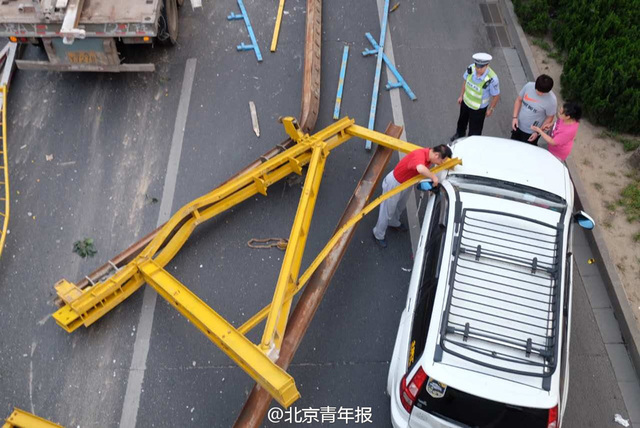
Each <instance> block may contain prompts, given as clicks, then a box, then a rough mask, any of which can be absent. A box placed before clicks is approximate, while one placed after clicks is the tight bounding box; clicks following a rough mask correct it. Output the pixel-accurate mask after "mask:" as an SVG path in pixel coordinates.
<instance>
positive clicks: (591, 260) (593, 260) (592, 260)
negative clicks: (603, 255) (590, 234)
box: [587, 259, 596, 265]
mask: <svg viewBox="0 0 640 428" xmlns="http://www.w3.org/2000/svg"><path fill="white" fill-rule="evenodd" d="M595 262H596V259H589V260H587V263H589V264H590V265H592V264H594V263H595Z"/></svg>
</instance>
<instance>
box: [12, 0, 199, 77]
mask: <svg viewBox="0 0 640 428" xmlns="http://www.w3.org/2000/svg"><path fill="white" fill-rule="evenodd" d="M183 2H184V0H0V36H5V37H8V38H9V39H10V40H11V41H12V42H18V43H32V44H39V45H41V46H42V47H43V48H44V50H45V52H46V53H47V57H48V61H33V60H16V65H17V67H18V68H19V69H22V70H51V71H99V72H123V71H138V72H140V71H154V70H155V66H154V64H150V63H147V64H126V63H123V62H122V59H121V55H120V53H119V51H118V47H119V46H120V44H132V45H133V44H140V45H144V44H146V45H148V44H153V43H154V42H156V41H158V42H162V43H166V44H175V43H176V41H177V39H178V7H179V6H181V5H182V3H183ZM191 4H192V6H193V7H194V8H196V7H200V6H201V1H200V0H192V2H191Z"/></svg>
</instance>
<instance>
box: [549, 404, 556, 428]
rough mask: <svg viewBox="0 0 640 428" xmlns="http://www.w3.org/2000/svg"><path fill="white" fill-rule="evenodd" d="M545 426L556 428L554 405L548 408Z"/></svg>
mask: <svg viewBox="0 0 640 428" xmlns="http://www.w3.org/2000/svg"><path fill="white" fill-rule="evenodd" d="M547 428H558V406H556V407H554V408H553V409H549V418H548V419H547Z"/></svg>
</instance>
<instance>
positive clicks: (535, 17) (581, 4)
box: [514, 0, 640, 133]
mask: <svg viewBox="0 0 640 428" xmlns="http://www.w3.org/2000/svg"><path fill="white" fill-rule="evenodd" d="M514 7H515V10H516V13H518V16H519V19H520V21H521V22H527V23H529V22H537V21H539V20H542V17H544V18H545V20H546V21H547V22H548V21H549V15H551V16H552V18H551V20H550V21H551V25H550V28H551V30H552V35H553V40H554V43H555V45H556V47H557V48H558V49H559V50H560V51H561V52H562V53H563V55H562V57H563V58H562V59H563V60H564V61H563V71H562V77H561V83H562V90H563V96H564V97H565V99H573V100H576V101H578V102H580V103H581V104H582V107H583V111H584V114H585V116H586V117H588V118H589V119H590V120H591V121H592V122H594V123H596V124H599V125H604V126H607V127H608V128H610V129H612V130H615V131H620V132H632V133H638V132H639V131H640V38H639V37H638V34H640V1H638V0H563V1H559V0H516V1H515V2H514ZM536 25H537V24H536ZM539 27H540V26H538V27H536V28H535V29H534V31H533V32H532V31H531V30H530V29H528V27H527V25H524V24H523V28H524V29H525V31H527V32H532V34H539V33H537V31H538V30H539Z"/></svg>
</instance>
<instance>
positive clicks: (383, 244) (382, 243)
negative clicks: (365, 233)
mask: <svg viewBox="0 0 640 428" xmlns="http://www.w3.org/2000/svg"><path fill="white" fill-rule="evenodd" d="M373 240H374V241H376V244H378V247H380V248H387V241H386V240H384V239H378V238H376V235H373Z"/></svg>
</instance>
